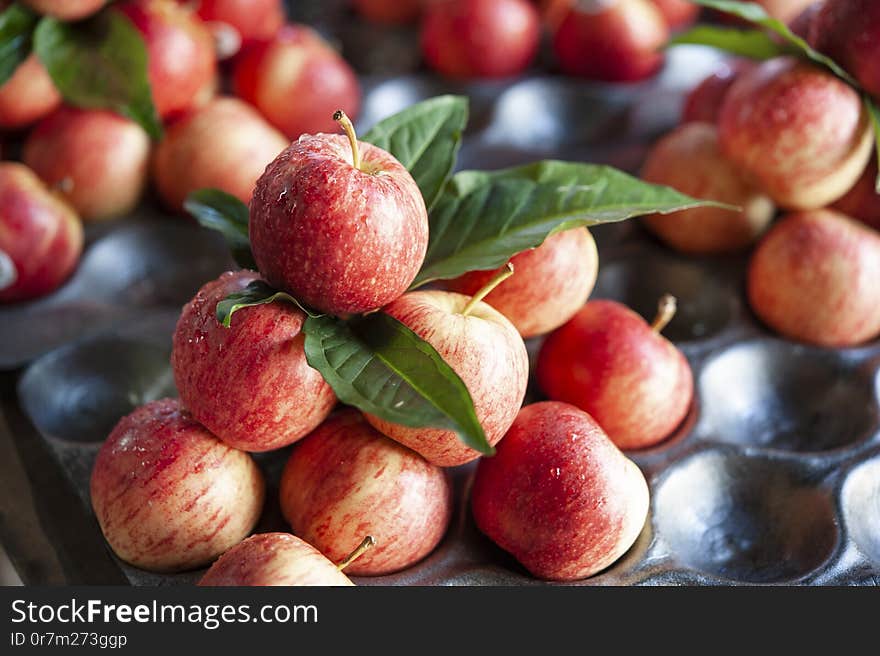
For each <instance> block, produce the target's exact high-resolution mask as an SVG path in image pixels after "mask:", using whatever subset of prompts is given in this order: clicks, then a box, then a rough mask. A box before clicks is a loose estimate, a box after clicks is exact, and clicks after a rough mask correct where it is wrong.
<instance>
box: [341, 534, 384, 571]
mask: <svg viewBox="0 0 880 656" xmlns="http://www.w3.org/2000/svg"><path fill="white" fill-rule="evenodd" d="M375 544H376V541H375V540H374V539H373V536H372V535H368V536H367V537H365V538H364V539H363V540H362V541H361V543H360V544H359V545H358V546H357V548H356V549H355V550H354V551H352V552H351V553H350V554H348V556H346V557H345V560H343V561H342V562H341V563H339V564H338V565H336V569H338V570H339V571H340V572H341V571H342V570H344V569H345V568H346V567H348V566H349V565H351V564H352V563H353V562H354V561H356V560H357V559H358V558H360V557H361V556H363V555H364V552H365V551H368V550H370V549H372V548H373V546H375Z"/></svg>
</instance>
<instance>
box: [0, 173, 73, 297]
mask: <svg viewBox="0 0 880 656" xmlns="http://www.w3.org/2000/svg"><path fill="white" fill-rule="evenodd" d="M82 248H83V230H82V224H81V223H80V220H79V217H78V216H77V215H76V212H75V211H74V210H73V208H71V207H70V206H69V205H68V204H67V203H66V202H64V201H63V200H61V199H60V198H59V197H57V196H56V195H54V194H52V193H50V192H49V190H48V189H47V188H46V186H45V185H44V184H43V182H42V181H41V180H40V179H39V178H38V177H37V176H36V175H35V174H34V173H33V171H31V170H30V169H29V168H27V167H26V166H24V165H23V164H18V163H15V162H0V303H9V302H13V301H24V300H29V299H33V298H37V297H39V296H43V295H44V294H48V293H49V292H51V291H53V290H55V289H56V288H57V287H59V286H60V285H61V283H63V282H64V281H65V280H67V278H68V277H69V276H70V274H71V272H72V271H73V270H74V269H75V268H76V265H77V262H79V257H80V254H81V253H82Z"/></svg>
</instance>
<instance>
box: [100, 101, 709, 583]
mask: <svg viewBox="0 0 880 656" xmlns="http://www.w3.org/2000/svg"><path fill="white" fill-rule="evenodd" d="M332 118H333V120H334V121H336V122H337V123H338V124H339V126H340V127H341V129H342V132H343V134H338V133H337V134H329V133H317V134H306V135H303V136H301V137H300V138H299V139H297V140H296V141H294V142H293V143H291V144H289V145H288V146H287V147H285V148H283V149H281V152H280V154H277V156H276V157H275V159H274V160H273V161H272V162H271V163H270V164H269V165H268V166H267V167H266V169H265V171H264V173H263V174H262V175H261V176H260V177H259V179H258V180H257V182H256V185H255V189H254V192H253V195H252V197H251V200H250V204H249V207H247V208H245V207H244V206H243V205H241V208H240V209H241V211H242V212H243V214H244V219H243V220H244V221H245V222H246V225H241V223H236V222H237V221H241V220H242V218H241V216H240V214H241V213H240V212H231V213H229V216H228V217H227V218H226V220H228V222H229V223H228V224H227V225H226V226H225V227H224V228H223V232H224V234H226V235H227V236H229V234H238V237H236V238H234V239H232V240H231V245H233V246H236V247H237V253H238V255H239V256H241V257H242V259H243V260H244V261H246V262H248V263H249V264H250V266H252V267H253V269H255V270H248V269H241V270H236V271H229V272H227V273H224V274H223V275H221V276H220V277H219V278H218V279H217V280H214V281H211V282H208V283H207V284H205V285H204V286H203V287H202V289H200V290H199V292H198V293H197V294H196V295H195V297H194V298H193V299H192V300H191V301H190V302H189V303H187V304H186V306H185V307H184V308H183V311H182V313H181V315H180V319H179V321H178V323H177V327H176V329H175V332H174V337H173V349H172V355H171V364H172V369H173V372H174V378H175V382H176V385H177V389H178V393H179V399H177V400H164V401H160V402H155V403H152V404H148V405H146V406H144V407H141V408H138V409H136V410H135V411H134V412H133V413H132V414H130V415H128V416H127V417H125V418H123V419H122V420H121V421H120V422H119V424H118V425H117V427H116V428H115V429H114V431H113V433H112V434H111V436H110V437H109V438H108V440H107V441H106V442H105V443H104V445H103V446H102V448H101V450H100V453H99V455H98V459H97V461H96V463H95V467H94V470H93V472H92V485H91V492H92V504H93V508H94V511H95V514H96V516H97V518H98V522H99V524H100V526H101V529H102V530H103V532H104V535H105V536H106V538H107V541H108V543H109V545H110V546H111V548H112V549H113V550H114V552H115V553H116V554H117V555H118V556H119V557H120V558H122V559H123V560H125V561H127V562H129V563H131V564H133V565H136V566H138V567H142V568H146V569H151V570H157V571H179V570H184V569H192V568H196V567H203V566H206V565H210V564H211V563H213V565H212V566H211V568H210V569H209V570H208V572H207V573H206V574H205V575H204V577H203V578H202V581H201V582H202V584H203V585H233V584H235V585H269V584H274V585H282V584H296V585H308V584H324V585H337V584H338V585H346V584H348V583H350V581H349V579H348V578H347V577H346V576H345V575H344V574H342V573H341V570H342V569H346V571H347V572H348V573H349V574H353V575H358V576H378V575H384V574H390V573H393V572H397V571H400V570H402V569H405V568H408V567H411V566H412V565H414V564H415V563H417V562H419V561H421V560H422V559H424V558H426V557H427V556H428V555H429V554H430V553H431V552H432V551H433V550H434V549H435V548H436V547H437V546H438V544H439V543H440V542H441V541H442V540H443V538H444V536H445V534H446V532H447V529H448V527H449V524H450V521H451V519H452V516H453V509H454V502H455V499H454V494H453V489H452V486H451V484H450V478H449V475H448V471H447V468H450V467H457V466H461V465H466V464H468V463H473V462H474V461H476V460H478V459H480V458H481V456H485V457H484V458H483V459H482V460H481V461H480V464H479V466H477V467H476V470H475V473H474V480H473V490H474V493H473V496H472V498H471V504H472V508H473V514H474V518H475V519H476V522H477V525H478V526H479V528H480V529H481V530H482V531H483V532H484V533H485V534H486V535H487V536H488V537H489V538H490V539H491V540H493V541H494V542H496V543H497V544H498V545H499V546H500V547H501V548H503V549H505V550H507V551H509V552H511V553H512V554H513V555H514V556H515V557H516V558H517V559H518V560H519V561H520V562H521V563H522V565H523V566H524V567H525V568H526V569H528V570H529V571H530V572H531V573H532V574H533V575H534V576H536V577H540V578H543V579H551V580H563V581H564V580H573V579H578V578H583V577H586V576H590V575H592V574H595V573H596V572H599V571H601V570H602V569H604V568H606V567H608V566H609V565H611V564H612V563H613V562H615V561H616V560H617V559H618V558H619V557H620V556H621V555H622V554H623V553H625V552H626V551H627V550H628V549H629V548H630V547H631V546H632V544H633V543H634V542H635V540H636V538H637V537H638V535H639V534H640V532H641V529H642V527H643V526H644V523H645V521H646V517H647V512H648V505H649V503H648V487H647V483H646V481H645V478H644V476H643V475H642V473H641V471H640V470H639V469H638V467H637V466H636V465H635V464H634V463H633V462H632V461H630V460H629V459H628V458H627V457H626V456H625V455H624V454H623V453H622V451H621V450H620V448H634V447H639V446H644V445H646V444H653V443H656V442H658V441H660V440H662V439H664V438H665V437H667V436H668V435H669V434H670V433H671V432H673V431H674V429H675V428H676V426H677V424H678V423H679V422H680V421H681V419H682V417H683V416H684V414H685V413H686V412H687V410H688V409H689V407H690V403H691V394H692V380H691V373H690V368H689V366H688V364H687V361H686V360H685V358H684V357H683V356H682V354H681V353H680V352H679V351H678V350H677V349H676V348H675V347H674V346H672V345H671V344H670V343H669V342H667V341H666V340H665V339H664V338H662V337H661V336H660V334H659V333H660V331H661V330H662V328H663V325H665V323H666V322H668V321H669V319H670V318H671V317H672V314H673V313H674V301H673V300H672V299H670V298H666V299H664V301H663V303H662V304H661V312H660V314H659V315H658V318H657V319H656V320H655V322H654V324H653V325H652V326H649V325H648V324H647V323H645V322H644V321H643V320H642V319H640V318H639V317H637V316H635V315H634V314H633V313H632V312H631V311H630V310H628V309H626V308H625V307H623V306H620V305H618V304H604V305H603V304H601V303H599V302H594V303H588V304H586V305H585V302H586V300H587V297H588V296H589V294H590V292H591V291H592V287H593V284H594V282H595V280H596V272H597V267H598V257H597V253H596V245H595V242H594V241H593V238H592V236H591V235H590V233H589V231H588V230H587V228H586V226H588V225H592V224H595V223H597V222H600V221H602V220H622V219H625V218H629V217H630V216H635V215H637V214H642V213H644V212H645V211H654V210H656V211H662V212H668V211H676V210H680V209H682V208H683V207H693V206H695V205H699V204H700V203H699V202H697V201H694V200H693V199H692V198H689V197H687V196H684V195H682V194H679V193H678V192H675V191H673V190H671V189H668V188H665V187H659V186H655V185H650V184H646V183H642V182H640V181H638V180H636V179H634V178H630V177H629V176H626V175H625V174H622V173H620V172H617V171H614V170H613V169H608V168H605V167H596V166H592V165H584V164H573V163H565V162H553V161H549V162H538V163H535V164H532V165H527V166H525V167H521V168H515V169H507V170H502V171H497V172H489V173H487V172H476V171H470V172H469V171H463V172H459V173H457V174H456V175H455V176H452V175H451V171H452V170H453V168H454V161H455V153H456V151H457V143H458V140H460V138H461V133H462V131H463V130H464V127H465V123H466V120H467V103H466V100H465V99H463V98H456V97H453V96H445V97H440V98H436V99H432V100H428V101H425V102H424V103H420V104H419V105H416V106H414V107H411V108H408V109H407V110H404V111H403V112H401V113H400V114H398V115H395V116H392V117H389V118H388V119H386V120H385V121H383V122H381V123H380V124H379V125H377V126H375V127H374V128H373V130H371V131H370V132H369V133H368V134H367V135H366V139H365V140H361V139H359V138H358V136H357V135H356V133H355V130H354V126H353V124H352V122H351V120H350V119H349V118H348V116H347V115H346V114H345V113H344V112H343V111H337V112H335V113H334V115H333V117H332ZM392 151H393V152H392ZM597 179H598V180H599V181H600V182H601V184H587V183H588V182H590V181H593V182H595V181H596V180H597ZM572 185H574V186H572ZM524 189H530V193H532V194H535V195H536V196H537V197H540V198H541V202H540V203H538V204H537V205H535V206H534V207H530V206H529V204H528V203H525V204H523V203H521V202H519V201H517V200H516V196H517V194H519V193H521V192H522V190H524ZM600 189H601V191H599V190H600ZM471 194H476V195H478V196H480V195H483V194H491V195H493V198H494V199H495V201H494V202H493V203H492V208H491V209H485V208H484V209H480V208H479V206H478V205H477V204H475V203H474V202H473V201H471V200H469V197H470V195H471ZM646 198H647V199H648V200H647V201H646ZM213 201H218V202H217V204H216V205H210V203H212V202H213ZM236 202H238V203H240V201H236V200H235V199H234V198H233V197H231V196H229V195H228V194H223V193H222V192H220V191H217V190H203V191H200V192H198V193H197V194H194V195H193V196H191V197H190V200H189V201H188V206H190V207H192V208H194V212H193V213H194V214H195V215H196V217H197V218H202V215H201V214H200V213H199V211H200V209H199V208H202V209H204V208H205V207H207V206H210V209H211V210H212V214H211V216H212V219H211V221H210V222H208V225H211V226H212V227H215V228H216V227H217V225H216V221H217V214H218V213H221V211H222V209H223V208H224V207H226V208H229V207H230V206H234V203H236ZM646 203H647V205H648V209H647V210H646V209H645V204H646ZM516 206H519V207H520V210H521V211H520V212H519V213H517V212H516V211H514V210H513V209H511V208H512V207H516ZM475 211H476V214H474V212H475ZM593 213H595V214H596V215H597V216H603V217H604V218H603V219H597V218H595V217H594V216H592V214H593ZM438 217H440V218H438ZM442 217H446V218H442ZM551 217H552V218H551ZM476 218H478V219H479V227H478V228H475V225H476V224H474V223H472V221H473V220H474V219H476ZM441 224H442V226H443V227H441ZM537 226H540V227H537ZM474 229H478V230H482V232H480V233H479V234H477V233H474V232H473V230H474ZM236 231H238V233H236ZM459 231H463V232H462V233H459ZM243 233H244V234H243ZM461 234H467V235H469V236H468V238H466V239H465V238H462V237H461ZM474 244H478V245H479V244H483V245H484V246H482V247H475V246H474ZM487 251H491V252H493V253H495V254H494V255H493V256H492V257H489V258H487V257H486V252H487ZM499 262H501V263H504V264H503V265H502V266H499V264H498V263H499ZM427 282H434V283H435V284H434V285H432V287H431V288H429V289H417V288H418V287H421V286H422V285H424V284H425V283H427ZM548 292H549V293H548ZM536 309H537V310H539V311H540V314H541V315H542V316H541V317H540V319H539V320H535V319H534V318H533V317H532V316H530V311H531V312H534V311H535V310H536ZM591 317H596V318H591ZM591 321H592V322H593V323H591ZM560 326H561V328H560ZM557 328H559V330H558V332H556V333H555V334H554V335H553V336H551V337H550V338H549V339H548V346H547V348H546V353H542V360H541V364H540V365H539V367H540V369H541V371H542V372H548V375H550V377H551V378H552V372H553V370H554V369H556V370H559V371H560V372H561V370H563V369H566V370H567V369H569V368H571V369H572V370H573V371H578V372H583V371H585V370H588V369H589V370H592V371H596V372H597V373H599V372H600V371H601V372H602V373H601V377H595V378H594V379H593V380H592V381H591V382H590V388H589V391H590V392H594V394H588V396H590V399H589V400H592V397H593V396H595V398H597V399H599V403H598V404H597V405H595V406H590V407H589V408H588V409H587V408H583V406H585V405H589V403H588V402H585V400H584V398H583V395H581V396H578V395H577V393H576V392H577V390H576V389H575V388H577V387H578V386H580V385H582V383H583V381H581V380H571V381H570V382H566V383H564V384H563V385H562V386H561V387H560V388H558V389H556V388H551V387H550V386H549V385H548V386H547V391H548V394H549V395H550V396H551V398H554V399H558V400H554V401H550V402H546V403H542V404H535V405H527V406H525V407H523V401H524V399H525V395H526V388H527V384H528V380H529V359H528V354H527V351H526V346H525V342H524V337H526V336H537V335H544V334H546V333H548V332H550V331H553V330H555V329H557ZM587 331H592V333H591V334H590V335H587V334H586V333H587ZM553 339H555V340H556V343H557V344H558V347H555V348H551V347H550V346H549V345H550V341H551V340H553ZM575 342H577V346H578V347H581V348H576V349H575V348H573V347H574V345H575V344H574V343H575ZM585 345H589V346H590V347H591V348H582V347H583V346H585ZM573 350H574V351H577V352H576V353H573ZM646 361H647V362H648V365H647V366H645V365H644V362H646ZM634 368H636V369H638V371H639V378H638V381H637V384H636V385H633V384H632V381H633V379H632V372H633V370H634ZM578 375H583V374H582V373H581V374H578ZM548 380H549V378H548ZM566 380H567V379H566ZM624 386H626V387H627V389H628V395H627V396H626V397H620V396H619V394H618V391H619V390H620V389H622V388H623V387H624ZM669 389H673V390H674V397H675V399H674V401H672V402H670V401H669V395H668V392H669ZM661 391H663V392H666V394H663V393H662V392H661ZM339 401H341V402H342V403H341V404H339V403H338V402H339ZM563 401H565V402H563ZM576 406H581V408H583V409H581V408H579V407H576ZM588 412H590V413H591V414H588ZM634 412H635V414H634ZM592 413H595V414H592ZM591 415H592V416H591ZM657 417H662V420H659V421H658V420H656V418H657ZM646 418H654V420H653V421H648V420H647V419H646ZM282 448H287V449H289V455H288V456H287V465H286V467H285V468H284V471H283V474H282V476H281V479H280V485H279V495H280V506H281V510H282V514H283V516H284V519H285V520H286V522H287V523H288V524H289V526H290V530H291V531H292V534H293V535H290V534H286V533H268V534H258V535H254V536H251V537H248V536H249V535H250V534H251V532H252V531H253V529H254V526H255V523H256V521H257V517H258V516H259V509H260V506H261V505H262V502H263V497H264V494H265V489H264V484H263V480H262V477H261V476H260V474H259V469H258V468H257V467H256V465H255V462H254V460H253V459H252V457H251V455H250V454H251V453H257V452H266V451H273V450H278V449H282ZM233 499H235V501H234V502H233ZM145 500H148V501H149V502H145ZM294 535H295V536H296V537H294ZM353 550H354V551H353ZM221 554H222V555H221ZM218 557H219V559H218ZM334 563H338V565H334Z"/></svg>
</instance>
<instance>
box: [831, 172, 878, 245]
mask: <svg viewBox="0 0 880 656" xmlns="http://www.w3.org/2000/svg"><path fill="white" fill-rule="evenodd" d="M876 185H877V157H876V156H875V157H874V158H873V159H872V160H871V163H870V164H869V165H868V168H866V169H865V172H864V173H863V174H862V177H861V178H859V181H858V182H856V184H855V186H854V187H853V188H852V189H850V190H849V191H848V192H847V194H846V196H844V197H843V198H841V199H840V200H839V201H837V202H836V203H835V204H834V209H836V210H838V211H840V212H843V213H844V214H846V215H847V216H851V217H853V218H854V219H858V220H859V221H862V222H864V223H866V224H868V225H869V226H871V227H872V228H874V229H876V230H880V194H878V193H877V186H876Z"/></svg>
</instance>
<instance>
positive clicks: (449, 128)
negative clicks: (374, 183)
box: [362, 96, 468, 211]
mask: <svg viewBox="0 0 880 656" xmlns="http://www.w3.org/2000/svg"><path fill="white" fill-rule="evenodd" d="M467 120H468V100H467V98H465V97H462V96H438V97H436V98H431V99H430V100H425V101H423V102H420V103H417V104H415V105H412V106H411V107H408V108H406V109H404V110H403V111H401V112H399V113H397V114H395V115H394V116H391V117H389V118H386V119H385V120H384V121H381V122H379V123H378V124H376V125H375V126H374V127H373V129H372V130H370V131H369V132H367V134H365V135H364V136H363V137H362V140H363V141H366V142H367V143H371V144H373V145H374V146H378V147H379V148H383V149H385V150H387V151H388V152H390V153H391V154H392V155H394V156H395V157H396V158H397V159H398V160H399V161H400V163H401V164H403V166H404V167H406V170H407V171H409V172H410V173H411V174H412V176H413V178H414V179H415V181H416V184H417V185H418V186H419V189H420V190H421V192H422V196H423V197H424V199H425V205H426V206H427V208H428V210H429V211H430V209H431V207H433V205H434V203H435V202H436V200H437V197H438V196H439V195H440V192H441V190H442V189H443V185H445V184H446V182H447V180H449V176H450V175H452V170H453V169H454V168H455V159H456V157H457V156H458V149H459V147H460V146H461V135H462V132H464V129H465V126H466V125H467Z"/></svg>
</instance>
